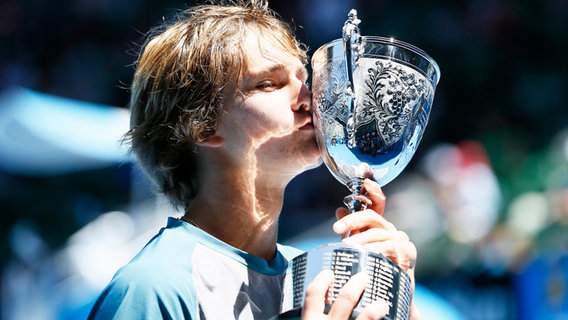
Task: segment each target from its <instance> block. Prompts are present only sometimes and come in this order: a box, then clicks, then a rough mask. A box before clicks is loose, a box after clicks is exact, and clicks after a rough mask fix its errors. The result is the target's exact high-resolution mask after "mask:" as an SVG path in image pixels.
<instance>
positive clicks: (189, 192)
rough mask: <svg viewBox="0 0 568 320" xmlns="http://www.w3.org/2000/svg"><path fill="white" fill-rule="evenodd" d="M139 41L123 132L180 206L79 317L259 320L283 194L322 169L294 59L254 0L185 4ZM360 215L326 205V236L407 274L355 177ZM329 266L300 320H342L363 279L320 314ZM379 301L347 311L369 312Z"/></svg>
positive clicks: (270, 282)
mask: <svg viewBox="0 0 568 320" xmlns="http://www.w3.org/2000/svg"><path fill="white" fill-rule="evenodd" d="M155 31H156V32H155V33H153V34H152V35H150V36H149V38H148V40H147V42H146V44H145V45H144V46H143V48H142V52H141V54H140V57H139V60H138V61H137V67H136V73H135V75H134V80H133V83H132V87H131V101H130V109H131V112H132V115H131V130H130V131H129V133H128V138H129V139H130V141H131V143H132V151H133V152H134V153H135V154H136V156H137V158H138V160H139V163H140V165H141V167H142V168H143V169H144V170H145V171H146V173H147V174H148V176H149V177H150V178H151V179H152V181H153V182H154V183H155V185H156V186H157V188H158V189H159V191H160V192H162V193H164V194H165V195H166V196H167V197H168V198H169V199H170V200H171V202H172V203H173V204H174V205H176V206H178V207H181V208H183V209H184V212H185V214H184V215H183V217H182V218H181V219H175V218H169V220H168V224H167V226H166V227H165V228H163V229H162V230H161V231H160V232H159V234H158V235H156V236H155V237H154V239H152V240H151V241H150V242H149V243H148V245H147V246H146V247H145V248H144V249H143V250H142V251H141V252H140V253H139V254H138V255H137V256H136V257H135V258H134V259H133V260H132V261H131V262H130V263H129V264H128V265H126V266H125V267H123V268H122V269H121V270H119V271H118V272H117V274H116V275H115V277H114V278H113V280H112V282H111V283H110V284H109V285H108V287H107V288H106V289H105V290H104V292H103V293H102V295H101V297H100V298H99V299H98V301H97V302H96V304H95V306H94V308H93V310H92V312H91V315H90V318H92V319H107V318H120V319H140V318H145V319H155V318H168V319H269V318H271V317H274V316H276V315H278V313H279V308H280V301H281V296H282V280H283V277H284V274H285V269H286V266H287V262H288V261H289V260H290V259H291V258H293V257H294V256H295V255H297V254H299V252H298V251H297V250H295V249H293V248H289V247H284V246H281V245H278V244H277V232H278V219H279V214H280V211H281V208H282V201H283V196H284V189H285V187H286V185H287V184H288V182H290V180H291V179H292V178H294V177H295V176H297V175H298V174H300V173H302V172H303V171H305V170H308V169H310V168H314V167H316V166H318V165H320V164H321V159H320V152H319V150H318V147H317V145H316V141H315V136H314V130H313V125H312V113H311V92H310V91H309V89H308V87H307V86H306V83H305V82H306V79H307V77H308V75H307V71H306V69H305V64H306V62H307V59H306V53H305V51H304V49H303V48H302V46H301V45H300V44H299V43H298V42H297V41H296V39H295V38H294V36H293V34H292V32H291V30H290V29H289V27H288V25H286V24H285V23H283V22H282V21H281V20H280V19H279V18H278V17H277V16H276V15H275V14H274V13H273V12H272V11H270V10H269V9H268V6H267V3H266V1H249V2H246V3H244V2H239V3H231V4H223V5H204V6H197V7H194V8H191V9H188V10H186V11H185V12H183V13H182V14H180V16H179V17H177V20H176V21H173V22H171V23H165V24H164V25H163V26H161V27H159V28H157V29H156V30H155ZM365 188H366V191H367V193H368V198H369V201H370V204H371V205H370V206H369V209H368V210H364V211H361V212H358V213H357V214H353V215H347V212H346V210H345V209H344V208H340V209H338V210H337V212H336V214H337V216H338V218H339V221H338V222H337V223H336V224H335V225H334V231H335V232H337V233H338V234H345V233H347V232H349V231H353V232H352V234H353V235H352V236H350V237H347V238H345V239H344V241H347V242H354V243H361V244H367V245H369V246H370V247H372V248H374V249H375V250H377V251H381V252H383V253H384V254H386V255H387V256H390V257H392V258H393V259H395V260H396V261H397V262H399V264H401V266H403V267H404V268H405V269H407V270H408V271H409V273H410V274H412V269H411V268H409V266H412V265H414V261H415V259H416V249H415V247H414V245H413V244H412V243H411V242H409V240H408V237H407V236H406V235H405V234H404V233H402V232H399V231H397V230H396V229H395V228H394V227H393V226H392V224H390V223H388V222H387V221H386V220H385V219H384V218H383V217H382V216H381V214H382V211H383V209H384V196H383V194H382V192H381V190H380V187H379V186H378V185H377V184H376V183H374V182H372V181H370V180H367V181H365ZM332 280H333V274H332V273H331V272H322V273H321V274H320V275H319V276H318V277H316V279H315V280H314V281H313V282H312V284H311V285H310V286H309V289H308V290H307V291H308V292H307V295H306V302H305V307H304V309H303V315H302V317H303V318H304V319H348V318H349V316H350V314H351V311H352V309H353V307H354V306H355V305H356V303H357V300H358V298H359V296H360V295H361V293H362V291H363V290H364V287H365V283H366V279H365V276H364V275H362V274H360V275H357V276H355V277H353V278H352V280H351V281H350V282H348V284H347V285H346V286H345V287H344V288H343V289H342V291H341V293H340V296H339V298H338V299H337V301H336V302H335V303H334V304H333V306H332V308H331V311H330V312H329V313H328V314H327V315H325V314H324V304H325V296H326V291H327V288H328V287H329V285H330V283H331V282H332ZM386 312H387V307H386V304H385V303H382V302H378V303H375V304H372V305H370V306H368V307H366V308H365V310H364V311H363V312H362V313H361V315H360V316H359V319H380V318H382V317H383V316H384V315H385V314H386Z"/></svg>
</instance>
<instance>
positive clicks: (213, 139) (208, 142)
mask: <svg viewBox="0 0 568 320" xmlns="http://www.w3.org/2000/svg"><path fill="white" fill-rule="evenodd" d="M224 142H225V139H223V137H221V136H219V135H217V134H214V135H212V136H210V137H208V138H206V139H204V140H203V141H201V142H197V143H196V145H198V146H200V147H210V148H218V147H220V146H222V145H223V143H224Z"/></svg>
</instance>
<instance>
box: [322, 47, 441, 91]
mask: <svg viewBox="0 0 568 320" xmlns="http://www.w3.org/2000/svg"><path fill="white" fill-rule="evenodd" d="M361 39H362V41H363V43H379V44H384V45H387V46H396V47H400V48H403V49H404V50H407V51H409V52H412V53H414V54H416V55H418V56H420V57H421V58H422V59H423V60H425V61H427V62H428V63H429V64H430V65H431V66H432V67H431V68H426V69H432V70H424V68H422V67H420V66H418V65H416V64H414V63H410V62H408V61H404V60H401V59H399V58H396V57H393V56H392V55H391V56H389V55H386V54H379V56H385V57H389V58H391V59H394V60H397V61H399V62H402V63H404V64H405V65H408V66H410V67H412V68H414V69H417V70H419V71H420V72H421V73H423V74H424V75H425V76H426V77H427V78H428V79H430V80H431V81H432V84H433V85H434V87H436V86H437V85H438V82H439V81H440V76H441V72H440V66H439V65H438V63H437V62H436V60H434V58H432V57H431V56H430V55H429V54H428V53H427V52H426V51H424V50H423V49H420V48H419V47H417V46H415V45H412V44H410V43H408V42H405V41H402V40H398V39H395V38H393V37H390V38H387V37H381V36H362V37H361ZM337 47H338V48H337ZM330 48H333V49H335V48H337V50H341V54H339V53H338V56H337V58H338V59H339V58H341V59H343V39H334V40H332V41H329V42H327V43H325V44H323V45H321V46H320V47H319V48H318V49H317V50H316V51H315V52H314V54H313V55H312V64H313V63H314V59H315V58H316V57H317V56H319V55H322V54H324V52H325V50H327V49H330ZM365 55H366V54H365V53H363V56H365Z"/></svg>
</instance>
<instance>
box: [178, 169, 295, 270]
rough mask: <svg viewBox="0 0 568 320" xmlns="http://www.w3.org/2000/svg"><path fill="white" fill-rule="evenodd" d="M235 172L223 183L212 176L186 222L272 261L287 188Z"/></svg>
mask: <svg viewBox="0 0 568 320" xmlns="http://www.w3.org/2000/svg"><path fill="white" fill-rule="evenodd" d="M209 172H211V171H209ZM225 172H231V171H230V170H228V171H227V170H225ZM235 172H237V171H232V174H230V175H225V176H223V177H222V179H221V178H212V177H211V176H209V177H208V179H206V180H205V181H206V182H205V183H202V185H201V186H200V190H199V193H198V195H197V196H196V197H195V198H194V199H193V201H192V202H191V204H190V206H189V207H188V208H187V210H186V213H185V215H184V218H183V219H184V220H186V221H190V222H193V223H194V224H195V225H197V226H198V227H199V228H201V229H203V230H204V231H206V232H207V233H209V234H211V235H213V236H214V237H216V238H218V239H220V240H221V241H223V242H225V243H227V244H229V245H231V246H233V247H236V248H239V249H241V250H243V251H246V252H248V253H250V254H253V255H256V256H259V257H261V258H264V259H265V260H267V261H270V260H271V259H272V258H273V257H274V254H275V252H276V242H277V238H278V218H279V216H280V211H281V209H282V202H283V196H284V188H285V184H282V183H280V184H273V185H271V184H270V183H269V182H270V181H275V179H269V178H268V177H255V176H253V175H251V174H241V175H239V174H236V173H235ZM261 182H262V183H261Z"/></svg>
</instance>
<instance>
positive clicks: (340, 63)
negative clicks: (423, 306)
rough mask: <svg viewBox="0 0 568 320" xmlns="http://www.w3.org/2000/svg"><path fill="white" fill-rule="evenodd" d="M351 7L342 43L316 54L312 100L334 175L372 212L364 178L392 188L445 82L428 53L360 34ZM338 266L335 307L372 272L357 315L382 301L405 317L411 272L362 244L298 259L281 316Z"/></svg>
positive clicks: (350, 204) (356, 204)
mask: <svg viewBox="0 0 568 320" xmlns="http://www.w3.org/2000/svg"><path fill="white" fill-rule="evenodd" d="M360 22H361V21H360V20H359V19H358V18H357V12H356V11H355V10H351V11H350V12H349V15H348V19H347V21H346V22H345V25H344V27H343V38H342V39H336V40H334V41H332V42H329V43H327V44H325V45H323V46H322V47H320V48H319V49H318V50H317V51H316V52H315V53H314V55H313V58H312V69H313V80H312V89H313V99H314V100H313V103H314V107H315V110H314V124H315V127H316V136H317V141H318V144H319V146H320V149H321V152H322V155H323V159H324V163H325V164H326V166H327V168H328V169H329V171H330V172H331V173H332V175H333V176H334V177H335V178H337V180H339V181H340V182H341V183H343V184H344V185H345V186H347V187H348V188H349V190H350V191H351V194H350V195H348V196H347V197H345V199H344V202H345V205H346V206H347V208H348V210H349V211H350V212H351V213H353V212H356V211H359V210H362V209H365V201H364V195H362V194H361V190H362V188H363V187H362V184H363V180H364V179H365V178H371V179H374V180H375V181H377V182H378V183H379V184H380V185H381V186H384V185H386V184H387V183H389V182H390V181H392V180H393V179H394V178H396V177H397V176H398V175H399V174H400V172H401V171H402V170H403V169H404V168H405V167H406V165H407V164H408V162H409V161H410V159H411V158H412V156H413V154H414V152H415V151H416V148H417V147H418V144H419V142H420V139H421V137H422V134H423V132H424V129H425V127H426V124H427V122H428V116H429V114H430V109H431V106H432V101H433V99H434V91H435V87H436V85H437V83H438V79H439V77H440V70H439V67H438V65H437V64H436V62H435V61H434V60H433V59H432V58H431V57H430V56H429V55H428V54H426V53H425V52H424V51H422V50H421V49H419V48H416V47H414V46H412V45H410V44H407V43H404V42H402V41H397V40H394V39H392V38H390V39H389V38H382V37H374V36H361V35H360V32H359V23H360ZM324 269H331V270H333V272H334V275H335V282H334V284H333V288H331V290H330V291H331V292H330V298H329V304H328V306H327V307H330V306H331V304H332V303H333V302H334V301H335V299H336V298H337V294H338V292H339V289H341V287H342V286H343V285H344V284H345V283H346V282H347V280H349V278H350V277H351V276H352V275H354V274H356V273H358V272H362V271H365V272H366V273H367V274H368V275H369V279H370V281H369V283H368V285H367V287H366V289H365V291H364V292H363V295H362V297H361V299H360V301H359V303H358V305H357V307H356V308H355V310H354V313H353V317H355V316H356V315H357V314H358V313H359V312H360V311H361V309H362V308H364V307H365V306H366V305H368V304H370V303H371V302H373V301H375V300H377V299H384V300H385V301H387V304H388V305H389V306H390V311H389V315H388V316H389V318H390V319H397V320H398V319H403V320H406V319H407V318H408V315H409V308H410V302H411V301H410V300H411V290H412V289H411V288H412V283H411V280H410V277H409V276H408V275H407V274H406V272H405V271H404V270H403V269H402V268H400V267H399V266H398V265H397V264H396V263H394V262H393V261H392V260H390V259H389V258H387V257H385V256H383V255H382V254H379V253H376V252H371V251H369V250H367V249H365V247H363V246H356V245H348V244H345V243H331V244H326V245H323V246H321V247H318V248H316V249H314V250H311V251H309V252H306V253H304V254H302V255H300V256H299V257H297V258H295V259H294V260H293V261H292V262H291V263H290V266H289V272H288V274H287V277H286V280H285V288H284V297H283V303H282V311H283V312H286V311H290V310H299V309H301V308H302V305H303V303H304V297H305V291H306V287H307V285H308V284H309V283H310V282H311V281H312V280H313V278H314V277H315V276H316V275H317V274H318V273H319V272H321V271H322V270H324Z"/></svg>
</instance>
